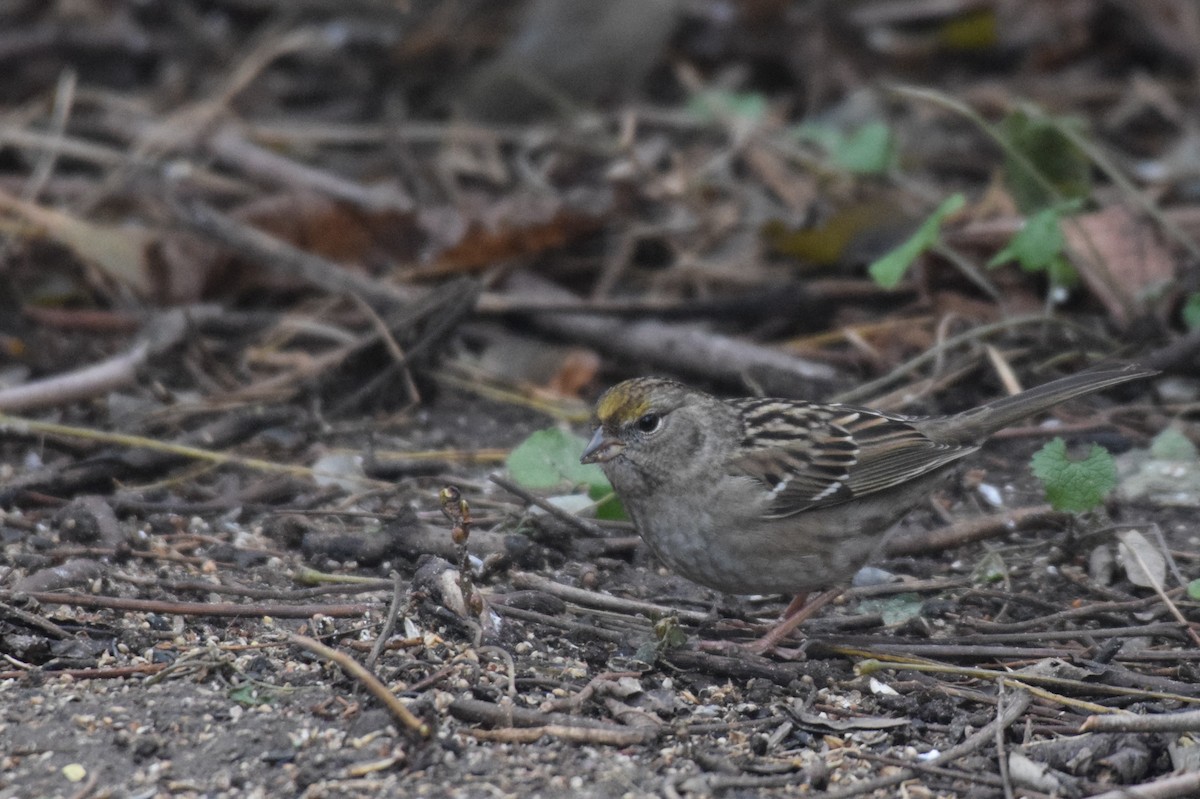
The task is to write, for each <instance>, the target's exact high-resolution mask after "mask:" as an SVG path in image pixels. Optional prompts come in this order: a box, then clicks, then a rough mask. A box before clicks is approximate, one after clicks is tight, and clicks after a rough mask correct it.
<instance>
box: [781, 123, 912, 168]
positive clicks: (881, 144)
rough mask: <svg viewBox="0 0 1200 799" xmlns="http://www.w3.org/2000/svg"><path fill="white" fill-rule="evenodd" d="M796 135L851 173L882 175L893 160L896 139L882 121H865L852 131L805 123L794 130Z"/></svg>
mask: <svg viewBox="0 0 1200 799" xmlns="http://www.w3.org/2000/svg"><path fill="white" fill-rule="evenodd" d="M795 135H796V136H797V137H798V138H800V139H802V140H805V141H811V142H814V143H815V144H817V145H818V146H819V147H820V148H821V149H823V150H824V151H825V152H826V153H828V155H829V159H830V160H831V161H833V163H834V164H836V165H837V166H838V167H840V168H841V169H844V170H846V171H847V172H850V173H851V174H855V175H879V174H883V173H884V172H887V170H888V168H889V167H890V166H891V165H892V161H893V160H894V155H895V137H894V136H893V135H892V130H891V128H889V127H888V126H887V123H885V122H868V123H867V124H865V125H863V126H862V127H860V128H858V129H857V130H854V131H843V130H840V129H838V128H836V127H833V126H831V125H823V124H816V123H806V124H803V125H800V126H799V127H798V128H796V132H795Z"/></svg>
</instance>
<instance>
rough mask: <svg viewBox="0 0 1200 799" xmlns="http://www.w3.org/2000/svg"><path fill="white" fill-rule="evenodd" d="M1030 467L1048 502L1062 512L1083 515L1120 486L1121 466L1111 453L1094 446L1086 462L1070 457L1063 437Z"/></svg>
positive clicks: (1037, 454)
mask: <svg viewBox="0 0 1200 799" xmlns="http://www.w3.org/2000/svg"><path fill="white" fill-rule="evenodd" d="M1030 468H1031V470H1032V471H1033V474H1034V476H1035V477H1037V478H1038V479H1039V480H1041V481H1042V486H1043V487H1044V488H1045V491H1046V500H1047V501H1048V502H1049V503H1050V505H1051V506H1052V507H1053V508H1054V509H1055V510H1059V511H1069V512H1073V513H1082V512H1083V511H1088V510H1091V509H1093V508H1095V507H1096V506H1098V505H1099V504H1100V503H1101V502H1103V501H1104V498H1105V497H1106V496H1107V495H1108V494H1109V492H1110V491H1112V490H1113V488H1115V487H1116V484H1117V465H1116V462H1115V461H1113V457H1112V455H1110V454H1109V453H1108V450H1106V449H1104V447H1101V446H1100V445H1099V444H1093V445H1092V449H1091V452H1089V453H1088V455H1087V457H1086V458H1084V459H1083V460H1071V458H1069V457H1068V456H1067V444H1066V442H1065V441H1063V440H1062V439H1061V438H1056V439H1054V440H1053V441H1051V442H1049V443H1047V444H1046V445H1045V446H1044V447H1042V448H1041V449H1040V450H1038V452H1037V453H1035V454H1034V456H1033V458H1032V460H1031V461H1030Z"/></svg>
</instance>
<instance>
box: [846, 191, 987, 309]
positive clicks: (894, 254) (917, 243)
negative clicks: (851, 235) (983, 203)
mask: <svg viewBox="0 0 1200 799" xmlns="http://www.w3.org/2000/svg"><path fill="white" fill-rule="evenodd" d="M966 202H967V199H966V198H965V197H964V196H963V195H961V194H954V195H951V196H950V197H947V198H946V199H945V200H943V201H942V204H941V205H939V206H938V207H937V208H935V209H934V211H933V213H932V214H930V215H929V218H927V219H926V220H925V221H924V222H922V223H921V226H920V227H919V228H917V232H916V233H914V234H912V236H910V237H909V238H908V240H907V241H905V242H904V243H903V244H901V245H900V246H899V247H896V248H895V249H894V250H892V251H891V252H889V253H888V254H887V255H885V256H883V257H882V258H880V259H879V260H877V261H876V262H875V263H873V264H871V266H870V268H869V270H868V271H869V272H870V273H871V277H872V278H874V280H875V282H876V283H877V284H879V285H880V286H881V287H883V288H885V289H890V288H895V287H896V286H897V285H898V284H899V283H900V280H901V279H902V278H903V277H904V273H905V272H907V271H908V268H909V267H910V266H912V263H913V261H915V260H917V257H918V256H919V255H920V254H921V253H923V252H924V251H925V250H928V249H929V248H930V247H933V246H934V245H935V244H937V243H938V234H939V231H940V228H941V225H942V220H944V219H945V218H946V217H947V216H949V215H950V214H953V213H955V212H956V211H958V210H959V209H961V208H962V207H963V206H964V205H965V204H966Z"/></svg>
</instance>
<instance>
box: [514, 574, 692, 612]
mask: <svg viewBox="0 0 1200 799" xmlns="http://www.w3.org/2000/svg"><path fill="white" fill-rule="evenodd" d="M512 584H513V587H514V588H531V589H534V590H537V591H545V592H546V593H547V594H551V595H552V596H556V597H559V598H560V599H565V600H567V601H568V602H575V603H577V604H579V605H583V606H585V607H590V608H599V609H602V610H612V611H616V612H618V613H626V614H630V615H633V614H639V613H640V614H643V615H645V616H648V617H650V618H652V619H660V618H663V617H666V616H678V617H679V619H680V620H682V621H686V622H689V623H691V624H703V623H704V622H706V621H709V619H710V617H709V615H708V614H707V613H700V612H698V611H694V610H681V609H679V608H672V607H670V606H668V605H658V604H655V603H653V602H642V601H641V600H637V599H626V598H624V597H618V596H613V595H612V594H602V593H600V592H599V591H588V590H587V589H586V588H575V587H574V586H570V585H564V584H562V583H559V582H555V581H554V580H551V579H549V578H547V577H542V576H541V575H538V574H531V573H529V572H515V573H514V574H513V575H512Z"/></svg>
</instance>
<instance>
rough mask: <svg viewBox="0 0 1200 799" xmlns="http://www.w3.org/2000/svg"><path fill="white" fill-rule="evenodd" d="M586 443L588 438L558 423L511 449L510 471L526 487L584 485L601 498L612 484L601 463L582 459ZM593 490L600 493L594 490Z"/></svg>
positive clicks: (595, 496) (596, 496) (609, 489)
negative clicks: (564, 428) (569, 430)
mask: <svg viewBox="0 0 1200 799" xmlns="http://www.w3.org/2000/svg"><path fill="white" fill-rule="evenodd" d="M586 446H587V442H586V441H584V440H583V439H582V438H580V437H579V436H577V435H574V434H573V433H568V432H567V431H566V430H560V429H559V428H557V427H550V428H547V429H545V430H539V431H537V432H536V433H534V434H533V435H531V436H530V437H529V438H527V439H525V440H524V441H523V442H521V444H520V445H519V446H518V447H517V448H516V449H514V450H513V451H512V452H510V453H509V455H508V462H507V463H506V466H507V467H508V473H509V474H510V475H512V478H513V479H514V480H516V481H517V482H518V483H519V484H521V485H522V486H523V487H525V488H530V489H535V490H542V489H547V488H560V487H562V486H563V485H564V484H565V485H571V486H580V485H583V486H587V487H588V494H589V495H590V496H592V497H593V499H598V498H599V497H602V496H604V495H605V494H608V493H611V492H612V486H611V485H609V483H608V478H606V477H605V476H604V472H602V471H600V467H599V466H597V465H595V464H586V465H585V464H582V463H580V462H579V455H580V453H582V452H583V449H584V447H586ZM593 491H596V492H597V493H596V494H592V492H593Z"/></svg>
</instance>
